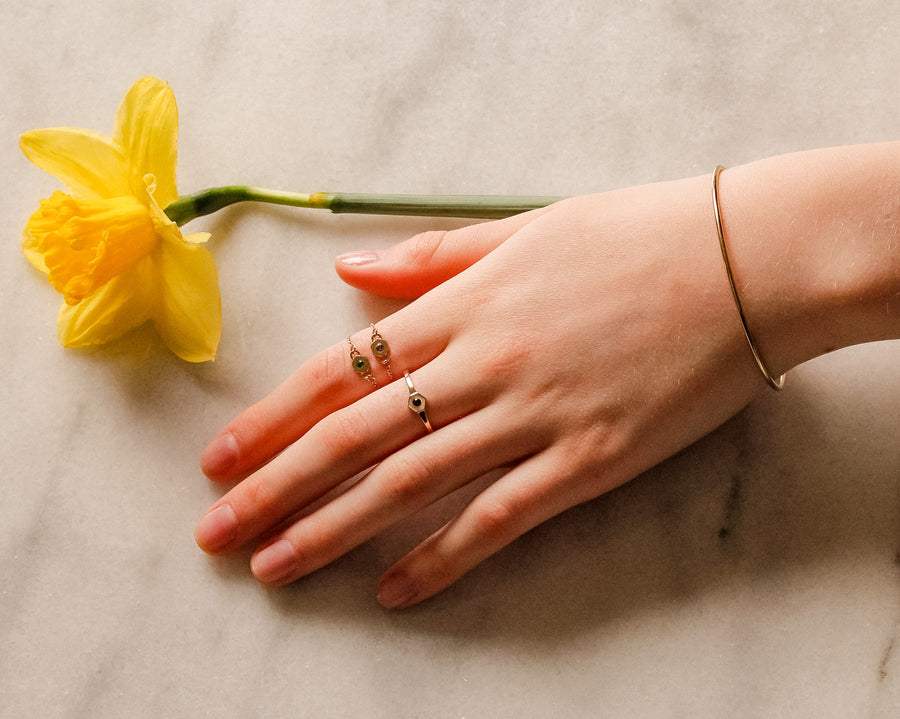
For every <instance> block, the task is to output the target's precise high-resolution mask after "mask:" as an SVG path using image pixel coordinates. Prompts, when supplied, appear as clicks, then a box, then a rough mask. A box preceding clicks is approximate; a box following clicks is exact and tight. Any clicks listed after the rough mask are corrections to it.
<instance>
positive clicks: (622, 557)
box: [0, 0, 900, 719]
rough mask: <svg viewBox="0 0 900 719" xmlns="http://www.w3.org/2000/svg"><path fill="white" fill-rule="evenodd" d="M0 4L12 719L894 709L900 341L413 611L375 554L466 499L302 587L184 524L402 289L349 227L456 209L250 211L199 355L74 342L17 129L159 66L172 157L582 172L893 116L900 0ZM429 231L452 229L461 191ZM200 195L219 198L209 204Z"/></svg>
mask: <svg viewBox="0 0 900 719" xmlns="http://www.w3.org/2000/svg"><path fill="white" fill-rule="evenodd" d="M2 15H3V22H2V23H0V62H2V65H0V66H2V67H3V68H4V69H3V71H2V72H0V96H2V97H3V98H4V103H3V107H2V108H0V138H2V142H0V153H2V168H3V173H2V175H0V183H2V188H3V192H2V193H0V201H2V203H3V212H2V213H0V228H2V236H3V237H4V238H5V242H4V243H3V244H2V245H0V248H2V249H0V252H2V255H0V257H2V260H0V293H2V300H3V306H4V312H3V313H0V332H2V336H3V338H4V342H3V344H2V345H0V360H2V364H3V367H4V374H3V380H2V382H0V400H2V407H3V413H2V415H0V417H2V419H0V421H2V423H3V425H2V436H3V440H2V442H0V466H2V467H3V469H4V479H3V480H2V485H0V486H2V495H3V501H2V502H0V717H3V719H6V717H10V718H16V719H18V718H20V717H67V718H82V717H91V718H92V719H94V718H97V717H161V716H166V717H201V716H219V717H250V716H252V717H281V716H304V717H351V716H352V717H384V718H385V719H387V718H391V719H396V718H398V717H429V718H431V717H467V718H470V719H471V718H472V717H491V718H492V719H502V718H504V717H544V716H567V717H597V716H604V717H605V716H609V717H623V718H629V717H634V718H635V719H637V718H638V717H640V718H642V719H643V718H645V717H666V718H668V717H672V718H676V717H692V718H694V717H698V718H706V717H709V718H714V717H760V718H761V717H785V718H787V719H795V718H796V719H799V718H806V717H816V719H821V718H823V717H835V718H838V717H840V718H846V717H853V718H857V717H860V718H865V719H893V718H894V717H897V716H900V636H898V634H900V443H898V441H897V439H898V431H897V427H898V425H900V401H898V400H900V362H898V356H900V354H898V352H900V346H898V343H881V344H877V345H870V346H867V347H859V348H853V349H850V350H846V351H842V352H839V353H836V354H834V355H832V356H829V357H825V358H821V359H819V360H816V361H815V362H812V363H809V364H808V365H806V366H803V367H801V368H799V369H798V370H796V371H794V372H792V373H791V374H790V377H789V383H788V387H787V389H786V390H785V391H784V392H783V393H781V394H778V395H775V394H774V393H769V394H764V395H761V396H760V397H759V399H758V400H757V401H755V402H754V403H753V404H752V405H751V406H750V407H748V408H747V409H746V410H745V411H744V412H742V413H741V414H739V415H738V416H737V417H735V418H734V419H732V420H731V421H730V422H728V423H726V424H725V425H724V426H722V427H721V428H720V429H718V430H717V431H716V432H714V433H712V434H711V435H710V436H708V437H706V438H704V439H703V440H701V441H700V442H698V443H697V444H696V445H694V446H692V447H690V448H688V449H686V450H684V451H683V452H681V453H680V454H678V455H677V456H675V457H673V458H671V459H670V460H668V461H667V462H665V463H663V464H662V465H660V466H658V467H656V468H654V469H653V470H651V471H649V472H647V473H646V474H645V475H644V476H642V477H640V478H638V479H637V480H635V481H634V482H632V483H630V484H628V485H626V486H624V487H622V488H621V489H619V490H617V491H615V492H613V493H611V494H610V495H607V496H605V497H601V498H599V499H597V500H594V501H592V502H589V503H587V504H584V505H582V506H579V507H576V508H574V509H573V510H571V511H569V512H566V513H564V514H563V515H561V516H559V517H557V518H555V519H553V520H551V521H550V522H547V523H546V524H544V525H542V526H541V527H538V528H537V529H535V530H534V531H532V532H530V533H529V534H527V535H526V536H525V537H523V538H521V539H520V540H519V541H517V542H516V543H514V544H513V545H512V546H510V547H509V548H507V549H506V550H505V551H503V552H501V553H500V554H498V555H497V556H495V557H493V558H491V559H489V560H488V561H487V562H485V563H484V564H483V565H482V566H480V567H478V568H476V569H475V570H473V571H472V572H471V573H470V574H469V575H468V576H467V577H465V578H464V579H463V580H462V581H460V582H459V583H458V584H457V585H455V586H454V587H452V588H451V589H449V590H448V591H446V592H444V593H442V594H441V595H439V596H438V597H436V598H435V599H433V600H432V601H429V602H426V603H425V604H423V605H422V606H420V607H417V608H414V609H412V610H410V611H405V612H398V613H390V612H386V611H384V610H382V609H380V608H379V607H378V605H377V604H376V603H375V601H374V582H375V580H376V578H377V576H378V574H379V573H380V571H381V570H382V569H384V568H385V567H387V566H388V565H389V564H390V563H391V562H392V561H394V560H395V559H396V558H397V557H398V556H400V555H402V553H403V552H404V551H406V550H407V549H408V548H409V547H411V546H412V545H413V544H414V543H415V542H416V541H417V540H418V539H419V538H421V537H423V536H424V535H425V534H426V533H427V532H429V531H430V530H432V529H433V528H434V527H436V526H438V524H439V523H440V522H441V521H442V519H444V518H446V517H447V516H450V515H451V514H452V513H453V511H454V510H455V509H456V508H457V507H458V506H459V504H460V503H461V502H462V501H464V499H465V496H464V495H465V493H464V492H463V493H462V495H461V496H455V497H451V498H449V499H448V500H446V501H444V502H442V503H439V504H438V505H436V506H434V507H432V508H431V509H429V510H428V511H427V512H424V513H422V515H421V516H418V517H416V518H413V519H411V520H409V521H407V522H405V523H404V524H403V525H401V526H400V527H398V528H396V530H395V531H390V532H386V533H384V534H383V535H381V536H379V537H376V538H375V539H374V540H372V541H370V542H368V543H366V544H365V545H363V546H361V547H360V548H358V549H357V550H355V551H353V552H351V553H350V554H349V555H347V556H346V557H344V558H342V559H341V560H339V561H337V562H335V563H334V564H333V565H331V566H329V567H327V568H325V569H323V570H321V571H319V572H316V573H315V574H313V575H311V576H310V577H308V578H306V579H304V580H302V581H300V582H297V583H295V584H294V585H292V586H290V587H286V588H284V589H280V590H275V591H270V590H265V589H262V588H261V587H259V586H258V585H257V584H256V583H255V581H254V580H253V579H252V578H251V577H250V575H249V572H248V570H247V561H246V560H247V557H246V556H241V557H237V558H227V559H210V558H208V557H206V556H204V555H203V554H202V553H201V552H200V551H199V550H198V549H197V548H196V547H195V545H194V543H193V541H192V536H191V535H192V530H193V526H194V523H195V521H196V519H197V517H198V516H199V514H200V513H201V512H202V511H203V510H204V509H205V508H206V507H207V506H208V505H209V504H210V503H211V502H212V501H213V500H214V499H215V498H216V497H217V496H219V495H218V492H219V490H218V489H217V488H216V487H212V486H210V485H209V484H208V483H207V482H206V481H205V480H204V479H203V477H202V476H201V474H200V472H199V469H198V457H199V453H200V451H201V449H202V448H203V446H204V444H205V442H206V441H207V440H208V439H209V438H210V437H211V436H212V435H213V434H214V432H215V431H216V430H217V429H218V428H219V427H220V426H221V425H222V424H223V423H224V422H225V421H227V420H228V419H229V418H230V417H231V416H232V415H234V414H235V413H236V412H237V411H239V410H241V409H242V408H244V407H245V406H247V405H248V404H249V403H251V402H252V401H254V400H255V399H257V398H258V397H260V396H261V395H263V394H265V393H266V392H268V391H269V390H270V389H271V388H272V387H273V386H274V385H275V384H276V383H278V382H279V381H280V380H281V379H282V378H283V377H285V376H286V375H287V374H288V373H289V372H290V371H292V370H293V369H294V368H295V367H296V366H297V365H298V364H299V363H300V362H301V361H302V360H303V359H305V358H306V357H308V356H310V355H311V354H312V353H313V352H315V351H317V350H319V349H320V348H321V347H323V346H325V345H327V344H329V343H331V342H335V341H340V339H341V338H342V337H345V336H346V334H347V332H348V331H351V330H354V329H356V328H358V327H360V326H365V325H366V324H367V323H368V322H369V321H370V319H377V318H379V317H382V316H384V315H386V314H388V313H390V312H391V311H393V310H395V309H397V307H399V305H398V304H397V303H395V302H389V301H384V300H378V299H374V298H368V297H364V296H362V295H360V294H358V293H356V292H354V291H352V290H349V289H348V288H346V287H344V286H342V285H341V284H340V283H339V282H338V281H337V279H336V278H335V277H334V276H333V273H332V270H331V264H332V258H333V257H334V255H336V254H338V253H340V252H344V251H348V250H352V249H359V248H362V247H365V246H373V245H374V246H383V245H387V244H390V243H392V242H396V241H399V240H401V239H403V238H405V237H407V236H409V235H411V234H413V233H415V232H417V231H419V230H421V229H426V228H428V227H432V226H435V223H433V222H431V223H429V222H428V221H424V220H417V219H386V218H361V217H345V216H327V215H326V216H324V217H321V216H310V215H308V214H303V213H299V214H298V213H296V212H293V211H287V210H282V209H272V208H268V209H260V210H248V209H246V208H232V209H230V210H228V211H225V212H223V213H221V214H220V215H217V216H215V217H212V218H208V219H207V220H204V221H202V222H198V223H197V229H204V230H208V231H210V232H211V233H212V234H213V239H212V240H211V245H210V247H211V249H212V251H213V253H214V255H215V258H216V262H217V265H218V268H219V273H220V281H221V287H222V293H223V309H224V313H225V325H224V333H223V340H222V344H221V348H220V349H221V351H220V356H219V358H218V359H217V361H216V362H215V363H214V364H212V365H205V366H188V365H185V364H184V363H182V362H180V361H178V360H177V359H175V358H173V357H172V356H171V355H170V354H168V353H167V352H166V351H165V350H164V349H163V348H162V347H161V346H160V343H159V341H158V340H157V339H156V337H155V336H154V335H153V333H152V332H150V331H144V330H139V331H137V332H135V333H133V334H131V335H129V336H128V337H127V338H125V339H123V340H121V341H119V342H117V343H114V344H113V345H111V346H110V347H108V348H106V349H104V350H100V351H97V352H87V353H85V352H68V351H64V350H62V349H60V348H59V347H58V345H57V344H56V339H55V326H54V319H55V314H56V309H57V307H58V305H59V299H58V296H57V295H56V294H55V293H54V292H52V290H51V289H50V288H49V287H47V286H46V283H45V281H44V279H43V278H42V277H40V276H39V275H38V274H37V273H35V272H33V271H32V270H31V268H30V267H29V266H28V264H27V262H26V261H25V260H24V258H23V257H22V255H21V253H20V251H19V247H18V245H19V242H18V240H19V237H20V233H21V228H22V226H23V224H24V222H25V220H26V219H27V217H28V216H29V214H30V213H31V212H32V211H33V209H34V207H35V206H36V202H37V199H38V198H39V197H44V196H46V195H47V194H49V192H51V191H52V190H53V189H54V188H55V187H56V183H55V182H54V181H53V180H52V178H48V177H45V176H43V175H42V174H41V173H40V172H39V171H38V170H36V169H34V168H33V167H31V166H30V165H29V164H28V163H27V161H25V160H24V158H23V157H22V156H21V154H20V153H19V151H18V149H17V147H16V137H17V135H18V134H19V133H21V132H23V131H25V130H28V129H32V128H35V127H43V126H52V125H63V124H72V125H79V126H87V127H91V128H93V129H97V130H100V131H104V132H109V131H110V130H111V127H112V114H113V111H114V109H115V106H116V104H117V103H118V101H119V99H120V97H121V95H122V93H123V92H124V91H125V89H126V88H127V87H128V86H129V85H130V84H131V83H132V82H133V81H134V80H135V79H137V78H138V77H140V76H141V75H143V74H148V73H152V74H156V75H158V76H160V77H163V78H165V79H167V80H168V81H169V82H170V83H171V84H172V86H173V88H174V89H175V92H176V95H177V97H178V101H179V109H180V112H181V134H180V147H179V162H180V165H179V184H180V189H181V190H182V191H192V190H196V189H200V188H202V187H206V186H209V185H214V184H224V183H228V182H247V183H254V184H261V185H270V186H275V187H283V188H285V189H293V190H297V191H301V192H304V191H317V190H346V191H370V190H371V191H383V192H391V191H396V192H402V191H429V192H509V193H514V192H515V193H518V192H523V193H544V194H568V193H576V192H587V191H593V190H602V189H608V188H613V187H618V186H623V185H629V184H634V183H637V182H645V181H653V180H659V179H670V178H674V177H678V176H686V175H689V174H697V173H700V172H708V171H710V170H711V168H712V167H713V166H714V165H715V164H716V163H720V162H721V163H723V164H732V163H735V162H739V161H743V160H747V159H752V158H756V157H762V156H765V155H770V154H773V153H776V152H781V151H788V150H793V149H803V148H807V147H815V146H821V145H830V144H839V143H850V142H863V141H870V140H883V139H894V138H896V137H897V118H898V117H900V111H898V110H900V107H898V102H900V100H898V93H897V83H896V78H897V74H898V70H900V44H898V43H897V42H896V37H895V36H896V28H897V27H900V10H897V9H894V7H893V6H892V5H890V4H885V3H883V2H876V1H875V0H870V1H866V0H863V1H862V2H855V3H846V2H840V3H839V2H826V3H824V4H822V3H812V2H802V3H793V4H787V5H785V4H783V3H775V2H767V3H757V2H750V1H749V0H747V1H746V2H735V3H728V4H725V5H720V6H715V7H713V6H710V5H709V4H708V3H699V2H690V1H685V2H671V1H669V0H653V1H649V2H642V3H603V4H596V3H588V2H571V3H563V4H559V3H555V2H554V3H550V2H538V1H535V2H530V1H529V2H497V3H492V4H490V5H484V4H482V3H475V2H468V1H466V2H461V3H455V4H453V3H451V4H447V3H438V2H427V3H409V4H404V3H388V2H374V1H371V2H368V1H365V0H357V1H355V2H350V1H347V2H334V3H325V4H321V3H320V4H319V5H316V6H301V5H297V4H296V3H286V2H259V3H253V4H246V3H238V2H219V3H214V4H213V3H209V4H204V3H200V4H197V3H194V4H183V5H182V4H179V3H169V4H156V5H152V6H147V7H141V8H137V7H136V6H122V5H121V4H117V3H111V2H106V1H103V2H97V3H93V4H91V5H90V6H89V7H85V6H83V5H71V6H70V5H62V6H61V5H59V4H57V3H47V2H36V3H31V4H30V5H27V6H23V7H22V8H16V9H15V10H13V9H11V8H10V9H6V10H5V11H3V13H2ZM437 224H438V225H439V226H446V227H450V226H453V225H454V223H453V222H451V221H446V222H444V221H442V222H441V223H437ZM201 225H202V226H201Z"/></svg>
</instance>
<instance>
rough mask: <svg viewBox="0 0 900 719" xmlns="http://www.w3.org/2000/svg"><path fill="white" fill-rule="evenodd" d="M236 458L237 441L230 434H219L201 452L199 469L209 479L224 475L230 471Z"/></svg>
mask: <svg viewBox="0 0 900 719" xmlns="http://www.w3.org/2000/svg"><path fill="white" fill-rule="evenodd" d="M237 458H238V445H237V440H236V439H235V438H234V435H232V434H220V435H219V436H218V437H216V438H215V439H214V440H213V441H212V442H210V443H209V446H208V447H207V448H206V449H204V450H203V454H202V455H201V457H200V467H201V468H202V469H203V473H204V474H206V475H207V476H210V477H215V476H218V475H221V474H224V473H225V472H227V471H228V470H229V469H231V468H232V467H233V466H234V464H235V462H237Z"/></svg>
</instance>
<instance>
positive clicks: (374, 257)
mask: <svg viewBox="0 0 900 719" xmlns="http://www.w3.org/2000/svg"><path fill="white" fill-rule="evenodd" d="M380 259H381V255H379V254H378V253H377V252H372V251H369V250H366V251H363V252H348V253H347V254H346V255H340V256H339V257H338V258H337V261H338V262H340V263H341V264H342V265H349V266H351V267H358V266H359V265H370V264H372V263H373V262H378V260H380Z"/></svg>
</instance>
